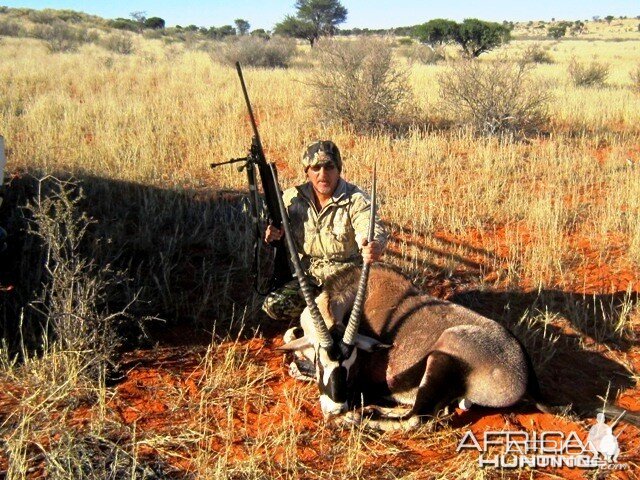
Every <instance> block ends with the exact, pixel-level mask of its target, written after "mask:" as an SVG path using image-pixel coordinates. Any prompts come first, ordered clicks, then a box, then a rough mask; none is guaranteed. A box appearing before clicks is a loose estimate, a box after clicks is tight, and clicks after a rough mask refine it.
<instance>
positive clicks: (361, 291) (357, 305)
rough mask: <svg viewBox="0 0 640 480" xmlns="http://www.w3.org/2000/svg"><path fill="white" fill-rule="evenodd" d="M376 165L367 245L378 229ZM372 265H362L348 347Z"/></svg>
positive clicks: (355, 330) (355, 331)
mask: <svg viewBox="0 0 640 480" xmlns="http://www.w3.org/2000/svg"><path fill="white" fill-rule="evenodd" d="M376 164H377V162H375V161H374V163H373V181H372V182H371V214H370V215H371V216H370V217H369V232H368V236H367V244H370V243H371V242H372V241H373V238H374V233H375V228H376V210H377V207H376ZM370 267H371V264H368V263H366V264H364V265H362V273H361V274H360V282H359V283H358V291H357V293H356V298H355V300H354V301H353V308H352V309H351V316H350V317H349V323H347V328H346V329H345V331H344V336H343V337H342V342H343V343H345V344H347V345H355V342H356V335H357V334H358V328H359V327H360V318H361V317H362V307H363V306H364V299H365V296H366V293H367V282H368V281H369V268H370Z"/></svg>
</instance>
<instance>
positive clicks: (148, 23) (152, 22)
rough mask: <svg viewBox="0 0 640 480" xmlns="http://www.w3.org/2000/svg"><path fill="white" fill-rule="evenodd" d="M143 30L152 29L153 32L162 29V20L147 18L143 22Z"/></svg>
mask: <svg viewBox="0 0 640 480" xmlns="http://www.w3.org/2000/svg"><path fill="white" fill-rule="evenodd" d="M144 28H153V29H154V30H162V29H164V20H163V19H162V18H160V17H149V18H147V19H145V21H144Z"/></svg>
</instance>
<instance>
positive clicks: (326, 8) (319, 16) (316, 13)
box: [274, 0, 347, 47]
mask: <svg viewBox="0 0 640 480" xmlns="http://www.w3.org/2000/svg"><path fill="white" fill-rule="evenodd" d="M296 8H297V9H298V12H297V13H296V16H295V17H294V16H291V15H287V16H286V17H285V18H284V20H283V21H282V22H280V23H278V24H276V26H275V29H274V32H275V33H277V34H280V35H285V36H289V37H295V38H303V39H305V40H308V41H309V43H310V44H311V46H312V47H313V45H314V43H315V42H316V40H318V38H320V37H321V36H323V35H329V36H331V35H333V34H334V33H335V32H336V30H337V27H338V25H339V24H341V23H343V22H344V21H345V20H346V19H347V9H346V8H345V7H344V6H342V4H341V3H340V0H297V1H296Z"/></svg>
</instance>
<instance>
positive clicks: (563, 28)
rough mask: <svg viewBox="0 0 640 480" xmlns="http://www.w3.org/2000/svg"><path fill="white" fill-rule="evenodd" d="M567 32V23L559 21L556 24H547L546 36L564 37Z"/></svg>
mask: <svg viewBox="0 0 640 480" xmlns="http://www.w3.org/2000/svg"><path fill="white" fill-rule="evenodd" d="M566 34H567V25H565V24H564V23H560V24H558V25H549V28H548V29H547V36H548V37H551V38H555V39H556V40H558V39H560V38H562V37H564V36H565V35H566Z"/></svg>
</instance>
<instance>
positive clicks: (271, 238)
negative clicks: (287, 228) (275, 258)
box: [264, 225, 284, 243]
mask: <svg viewBox="0 0 640 480" xmlns="http://www.w3.org/2000/svg"><path fill="white" fill-rule="evenodd" d="M283 235H284V229H281V228H276V227H274V226H273V225H269V226H267V230H266V231H265V232H264V241H265V242H267V243H271V242H276V241H278V240H280V239H281V238H282V236H283Z"/></svg>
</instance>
